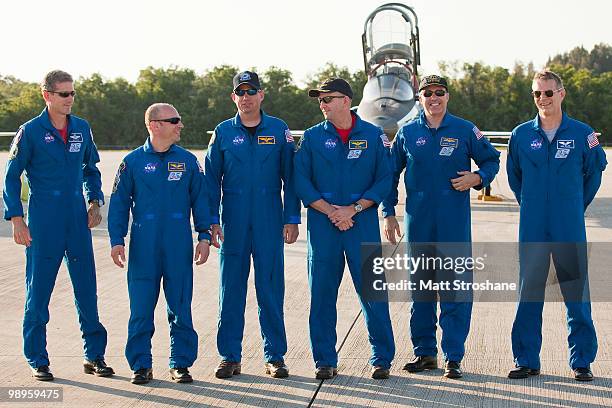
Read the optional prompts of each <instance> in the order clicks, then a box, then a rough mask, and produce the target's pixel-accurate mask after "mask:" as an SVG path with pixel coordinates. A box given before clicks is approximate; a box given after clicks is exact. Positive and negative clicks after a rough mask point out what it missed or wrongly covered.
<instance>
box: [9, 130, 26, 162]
mask: <svg viewBox="0 0 612 408" xmlns="http://www.w3.org/2000/svg"><path fill="white" fill-rule="evenodd" d="M22 135H23V128H22V127H20V128H19V130H18V131H17V134H15V137H14V138H13V142H12V143H11V148H10V150H9V158H8V159H9V160H13V159H14V158H16V157H17V155H18V154H19V141H20V140H21V136H22Z"/></svg>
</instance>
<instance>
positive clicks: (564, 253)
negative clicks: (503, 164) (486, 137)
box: [507, 113, 607, 369]
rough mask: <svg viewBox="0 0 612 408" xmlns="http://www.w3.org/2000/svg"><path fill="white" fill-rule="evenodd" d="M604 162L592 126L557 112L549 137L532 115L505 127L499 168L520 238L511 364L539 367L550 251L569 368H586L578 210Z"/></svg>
mask: <svg viewBox="0 0 612 408" xmlns="http://www.w3.org/2000/svg"><path fill="white" fill-rule="evenodd" d="M606 165H607V161H606V155H605V152H604V150H603V148H602V147H601V145H599V142H598V140H597V138H596V136H595V134H594V132H593V129H592V128H591V127H589V126H588V125H586V124H584V123H582V122H579V121H577V120H574V119H572V118H570V117H569V116H567V115H566V114H565V113H564V114H563V118H562V120H561V125H560V126H559V129H558V130H557V132H556V134H555V137H554V139H553V140H552V142H549V140H548V138H547V137H546V134H545V133H544V131H543V130H542V128H541V127H540V120H539V117H538V116H536V117H535V119H533V120H530V121H529V122H525V123H523V124H521V125H519V126H517V127H516V128H515V129H514V130H513V131H512V136H511V138H510V143H509V146H508V161H507V171H508V182H509V184H510V188H511V189H512V191H513V192H514V195H515V197H516V199H517V201H518V203H519V204H520V225H519V243H521V244H520V250H521V253H520V274H519V279H520V280H519V284H520V290H519V303H518V305H517V311H516V317H515V320H514V324H513V326H512V351H513V354H514V360H515V363H516V365H517V366H522V367H529V368H532V369H539V368H540V350H541V348H542V308H543V306H544V290H545V284H546V278H547V276H548V271H549V267H550V258H551V254H552V258H553V261H554V264H555V269H556V272H557V277H558V278H559V282H560V287H561V292H562V294H563V296H564V300H565V306H566V307H567V324H568V328H569V336H568V343H569V349H570V356H569V363H570V366H571V367H572V369H575V368H587V367H589V365H590V364H591V363H592V362H593V361H594V360H595V355H596V354H597V336H596V334H595V327H594V325H593V320H592V318H591V304H590V299H589V290H588V272H587V261H586V229H585V224H584V212H585V211H586V208H587V207H588V205H589V204H590V203H591V201H592V200H593V198H594V197H595V194H596V193H597V190H598V189H599V186H600V185H601V173H602V172H603V170H604V169H605V168H606ZM544 243H549V244H544ZM534 252H537V255H534Z"/></svg>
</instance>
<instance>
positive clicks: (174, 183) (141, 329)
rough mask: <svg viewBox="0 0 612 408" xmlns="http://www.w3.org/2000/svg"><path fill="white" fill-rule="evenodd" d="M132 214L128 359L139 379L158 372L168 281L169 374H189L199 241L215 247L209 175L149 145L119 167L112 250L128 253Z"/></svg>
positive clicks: (186, 155) (189, 159) (179, 154)
mask: <svg viewBox="0 0 612 408" xmlns="http://www.w3.org/2000/svg"><path fill="white" fill-rule="evenodd" d="M130 210H131V211H132V228H131V233H130V250H129V259H128V293H129V297H130V312H131V314H130V321H129V324H128V340H127V344H126V347H125V356H126V357H127V360H128V362H129V364H130V368H131V369H132V370H133V371H136V370H139V369H141V368H151V367H152V363H153V361H152V356H151V338H152V337H153V333H154V332H155V326H154V323H153V314H154V312H155V305H156V304H157V299H158V297H159V289H160V281H161V280H162V278H163V285H164V294H165V296H166V303H167V305H168V306H167V312H168V322H169V324H170V340H171V341H170V367H171V368H181V367H185V368H186V367H191V366H192V365H193V362H194V361H195V359H196V357H197V353H198V335H197V334H196V332H195V330H194V329H193V323H192V319H191V299H192V295H193V237H192V233H191V223H190V215H191V214H192V215H193V223H194V229H195V230H196V231H197V232H198V240H201V239H210V233H209V228H210V214H209V207H208V195H207V191H206V181H205V179H204V174H203V169H202V167H201V166H200V163H199V162H198V160H197V158H196V156H194V155H193V154H192V153H190V152H188V151H187V150H185V149H183V148H182V147H180V146H177V145H172V146H171V147H170V149H169V150H167V151H166V152H161V153H159V152H156V151H155V150H154V149H153V146H152V145H151V141H150V139H147V141H146V142H145V144H144V146H141V147H139V148H138V149H136V150H133V151H132V152H130V153H129V154H128V155H127V156H126V157H125V158H124V160H123V162H122V163H121V164H120V166H119V170H118V172H117V176H116V178H115V184H114V186H113V193H112V195H111V199H110V207H109V210H108V233H109V236H110V241H111V246H115V245H125V241H124V238H125V236H126V235H127V232H128V220H129V214H130Z"/></svg>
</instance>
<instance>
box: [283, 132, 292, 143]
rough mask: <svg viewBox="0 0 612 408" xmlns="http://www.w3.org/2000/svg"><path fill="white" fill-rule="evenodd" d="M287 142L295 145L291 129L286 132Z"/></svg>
mask: <svg viewBox="0 0 612 408" xmlns="http://www.w3.org/2000/svg"><path fill="white" fill-rule="evenodd" d="M285 140H287V143H293V135H292V134H291V131H290V130H289V129H286V130H285Z"/></svg>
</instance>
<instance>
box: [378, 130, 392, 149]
mask: <svg viewBox="0 0 612 408" xmlns="http://www.w3.org/2000/svg"><path fill="white" fill-rule="evenodd" d="M380 139H381V140H382V142H383V145H384V146H385V147H391V142H390V141H389V138H388V137H387V134H386V133H383V134H381V135H380Z"/></svg>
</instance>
